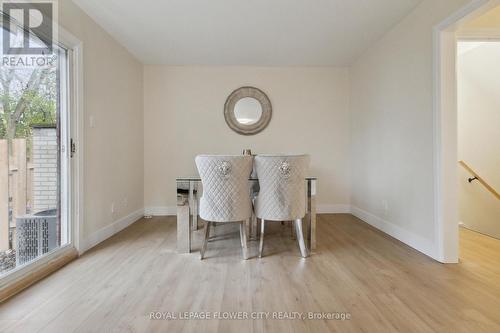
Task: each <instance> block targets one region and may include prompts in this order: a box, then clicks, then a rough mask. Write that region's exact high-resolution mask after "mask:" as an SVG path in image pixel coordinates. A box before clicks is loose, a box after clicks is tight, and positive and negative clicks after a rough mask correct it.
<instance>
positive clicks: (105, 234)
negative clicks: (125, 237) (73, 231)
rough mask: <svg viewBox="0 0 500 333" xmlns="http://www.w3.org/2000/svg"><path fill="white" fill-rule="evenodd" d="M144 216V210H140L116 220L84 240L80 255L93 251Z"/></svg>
mask: <svg viewBox="0 0 500 333" xmlns="http://www.w3.org/2000/svg"><path fill="white" fill-rule="evenodd" d="M143 216H144V209H138V210H136V211H135V212H133V213H130V214H129V215H127V216H124V217H122V218H121V219H118V220H116V221H115V222H113V223H111V224H110V225H108V226H106V227H104V228H102V229H100V230H97V231H96V232H94V233H92V234H91V235H90V236H88V237H87V238H86V239H84V241H83V244H82V245H81V247H80V251H79V253H80V254H82V253H84V252H85V251H87V250H89V249H91V248H92V247H94V246H96V245H97V244H99V243H101V242H102V241H104V240H106V239H108V238H109V237H111V236H113V235H114V234H116V233H118V232H120V231H122V230H123V229H125V228H126V227H128V226H129V225H131V224H132V223H134V222H136V221H137V220H139V219H141V218H142V217H143Z"/></svg>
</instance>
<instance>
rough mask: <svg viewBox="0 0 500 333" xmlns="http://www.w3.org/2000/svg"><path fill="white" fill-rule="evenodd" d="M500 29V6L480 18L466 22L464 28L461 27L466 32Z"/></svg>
mask: <svg viewBox="0 0 500 333" xmlns="http://www.w3.org/2000/svg"><path fill="white" fill-rule="evenodd" d="M498 28H500V6H497V7H495V8H493V9H492V10H489V11H488V12H487V13H485V14H484V15H481V16H479V17H478V18H476V19H474V20H471V21H469V22H466V23H465V24H464V26H463V27H461V29H462V30H464V31H474V30H476V31H477V30H480V31H483V32H484V31H488V30H493V29H498Z"/></svg>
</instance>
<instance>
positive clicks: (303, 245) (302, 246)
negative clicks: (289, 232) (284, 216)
mask: <svg viewBox="0 0 500 333" xmlns="http://www.w3.org/2000/svg"><path fill="white" fill-rule="evenodd" d="M295 234H296V236H297V241H298V242H299V248H300V253H301V254H302V257H303V258H307V257H308V256H309V254H308V253H307V247H306V243H305V241H304V233H303V232H302V219H297V220H295Z"/></svg>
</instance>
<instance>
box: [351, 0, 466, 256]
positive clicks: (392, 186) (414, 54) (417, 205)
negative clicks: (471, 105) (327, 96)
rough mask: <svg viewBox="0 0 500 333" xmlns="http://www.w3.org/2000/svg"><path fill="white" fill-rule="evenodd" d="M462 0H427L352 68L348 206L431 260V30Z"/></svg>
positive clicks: (433, 229) (434, 252) (433, 253)
mask: <svg viewBox="0 0 500 333" xmlns="http://www.w3.org/2000/svg"><path fill="white" fill-rule="evenodd" d="M467 2H468V1H466V0H461V1H457V0H440V1H434V0H425V1H423V2H422V3H421V4H420V5H419V6H418V7H417V8H416V9H415V10H414V11H413V12H412V13H411V14H410V15H408V16H407V17H406V18H405V19H403V20H402V21H401V22H400V23H399V24H398V25H396V26H395V27H394V28H393V29H392V30H391V31H390V32H389V33H387V34H386V35H385V36H384V38H383V39H382V40H380V41H379V42H378V43H376V44H375V45H374V46H373V47H372V48H371V49H369V50H368V51H367V52H366V53H365V54H364V55H363V56H362V57H360V58H359V59H358V60H357V62H356V63H355V64H354V66H353V67H352V72H351V81H352V88H351V117H352V127H351V128H352V131H351V136H352V145H351V155H352V161H351V163H352V164H351V165H352V173H353V175H352V188H351V191H352V204H353V206H354V207H355V209H354V211H355V213H356V214H357V215H359V216H362V217H364V218H365V219H366V220H368V221H369V222H370V223H372V224H374V225H376V226H377V227H379V228H381V229H382V230H384V231H386V232H388V233H390V234H392V235H393V236H395V237H397V238H399V239H401V240H403V241H404V242H406V243H408V244H409V245H411V246H413V247H415V248H417V249H418V250H420V251H423V252H424V253H427V254H428V255H431V256H433V257H435V258H437V257H438V255H437V249H436V247H435V245H436V244H435V242H436V226H435V223H436V222H435V219H434V210H435V208H436V207H435V205H434V173H433V168H434V162H433V90H432V89H433V74H432V68H433V67H432V60H433V30H432V29H433V27H434V26H435V25H436V24H438V23H439V22H440V21H442V20H443V19H444V18H446V17H448V16H449V15H450V14H451V13H452V12H454V11H455V10H457V9H458V8H460V7H461V6H463V5H465V4H466V3H467Z"/></svg>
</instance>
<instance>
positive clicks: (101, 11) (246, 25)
mask: <svg viewBox="0 0 500 333" xmlns="http://www.w3.org/2000/svg"><path fill="white" fill-rule="evenodd" d="M74 1H75V2H76V3H77V4H78V5H79V6H80V7H81V8H82V9H83V10H84V11H85V12H87V14H89V15H90V16H91V17H92V18H93V19H94V20H95V21H97V22H98V23H99V24H100V25H101V26H102V27H103V28H104V29H106V30H107V31H108V32H109V33H110V34H111V35H112V36H113V37H114V38H116V39H117V40H118V41H119V42H120V43H121V44H123V45H124V46H125V47H127V49H129V50H130V51H131V52H132V53H133V54H134V55H135V56H136V57H137V58H138V59H140V60H141V61H142V62H144V63H146V64H167V65H256V66H344V65H349V64H350V63H351V62H352V61H353V60H354V59H355V58H356V57H357V56H359V55H360V54H361V53H362V52H363V51H364V50H365V49H366V48H368V47H369V46H370V45H371V44H372V43H374V42H375V41H376V40H378V39H379V38H381V37H382V36H383V34H384V33H385V32H386V31H388V30H389V29H390V28H391V27H393V26H394V25H395V24H396V23H397V22H398V21H400V20H401V19H402V18H403V17H404V16H406V15H407V14H408V13H409V12H411V11H412V10H413V8H414V7H415V6H416V5H418V3H420V2H421V0H74Z"/></svg>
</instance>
